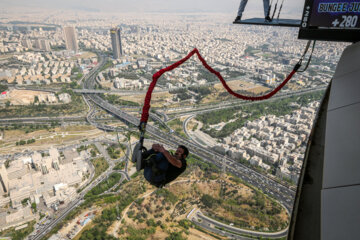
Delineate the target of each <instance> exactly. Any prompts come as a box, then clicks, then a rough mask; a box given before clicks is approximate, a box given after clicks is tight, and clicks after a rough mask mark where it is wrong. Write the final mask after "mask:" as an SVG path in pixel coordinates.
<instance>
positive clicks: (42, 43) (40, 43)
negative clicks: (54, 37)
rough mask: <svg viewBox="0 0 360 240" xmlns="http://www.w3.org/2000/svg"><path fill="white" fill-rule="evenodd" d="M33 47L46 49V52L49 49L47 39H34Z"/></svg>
mask: <svg viewBox="0 0 360 240" xmlns="http://www.w3.org/2000/svg"><path fill="white" fill-rule="evenodd" d="M35 48H37V49H39V50H43V51H46V52H50V51H51V48H50V43H49V40H46V39H36V40H35Z"/></svg>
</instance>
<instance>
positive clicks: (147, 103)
mask: <svg viewBox="0 0 360 240" xmlns="http://www.w3.org/2000/svg"><path fill="white" fill-rule="evenodd" d="M308 45H309V44H308ZM307 48H308V47H307ZM195 53H196V55H197V57H198V58H199V60H200V61H201V63H202V64H203V65H204V67H205V68H206V69H207V70H209V71H210V72H211V73H212V74H215V75H216V77H217V78H218V79H219V80H220V81H221V83H222V85H223V86H224V88H225V89H226V90H227V91H228V93H230V94H231V95H233V96H235V97H237V98H240V99H243V100H249V101H261V100H265V99H269V98H271V97H272V96H273V95H275V94H276V93H277V92H278V91H280V89H282V88H283V87H284V86H285V85H286V83H287V82H288V81H289V80H290V79H291V78H292V77H293V75H294V74H295V73H296V72H297V71H298V70H299V68H300V66H301V62H302V58H303V57H302V58H301V59H300V61H299V62H298V63H297V64H296V65H295V67H294V69H293V70H292V72H291V73H290V74H289V76H288V77H287V78H286V79H285V80H284V81H283V82H282V83H281V84H280V85H279V86H277V87H276V88H275V89H274V90H272V91H271V92H270V93H267V94H265V95H263V96H257V97H250V96H245V95H242V94H239V93H236V92H234V91H233V90H231V89H230V87H229V86H228V85H227V84H226V82H225V80H224V78H223V77H222V76H221V74H220V73H219V72H217V71H215V70H214V69H213V68H211V67H210V66H209V65H208V64H207V62H206V61H205V59H204V58H203V57H202V56H201V55H200V53H199V50H197V49H196V48H194V50H192V51H191V52H190V53H189V54H188V55H187V56H186V57H184V58H183V59H181V60H180V61H178V62H176V63H174V64H172V65H170V66H168V67H166V68H163V69H161V70H159V71H158V72H156V73H155V74H154V75H153V77H152V78H153V80H152V82H151V84H150V86H149V89H148V91H147V93H146V97H145V102H144V107H143V110H142V115H141V120H140V126H139V128H140V131H141V132H143V131H145V127H146V123H147V121H148V118H149V109H150V101H151V95H152V92H153V90H154V88H155V86H156V82H157V80H158V79H159V78H160V77H161V76H162V75H163V74H164V73H165V72H169V71H171V70H173V69H175V68H177V67H178V66H180V65H181V64H183V63H184V62H186V61H187V60H188V59H189V58H190V57H192V56H193V55H194V54H195ZM304 55H305V54H304ZM304 55H303V56H304Z"/></svg>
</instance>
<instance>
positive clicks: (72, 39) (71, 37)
mask: <svg viewBox="0 0 360 240" xmlns="http://www.w3.org/2000/svg"><path fill="white" fill-rule="evenodd" d="M64 38H65V44H66V49H67V50H72V51H74V52H77V51H78V50H79V47H78V43H77V36H76V31H75V27H64Z"/></svg>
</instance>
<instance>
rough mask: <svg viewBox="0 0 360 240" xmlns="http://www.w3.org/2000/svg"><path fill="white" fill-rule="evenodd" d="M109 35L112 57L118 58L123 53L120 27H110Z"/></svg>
mask: <svg viewBox="0 0 360 240" xmlns="http://www.w3.org/2000/svg"><path fill="white" fill-rule="evenodd" d="M110 36H111V45H112V50H113V55H114V58H115V59H118V58H120V57H121V56H122V55H123V51H122V46H121V33H120V28H118V27H116V28H112V29H110Z"/></svg>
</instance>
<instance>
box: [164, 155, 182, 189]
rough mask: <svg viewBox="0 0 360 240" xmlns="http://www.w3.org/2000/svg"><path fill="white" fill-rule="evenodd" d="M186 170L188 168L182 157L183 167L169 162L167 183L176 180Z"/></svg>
mask: <svg viewBox="0 0 360 240" xmlns="http://www.w3.org/2000/svg"><path fill="white" fill-rule="evenodd" d="M185 170H186V160H185V159H181V168H178V167H175V166H174V165H172V164H171V163H169V168H168V170H167V172H166V177H165V183H169V182H172V181H174V180H175V179H176V178H177V177H178V176H180V174H182V173H183V172H185Z"/></svg>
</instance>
